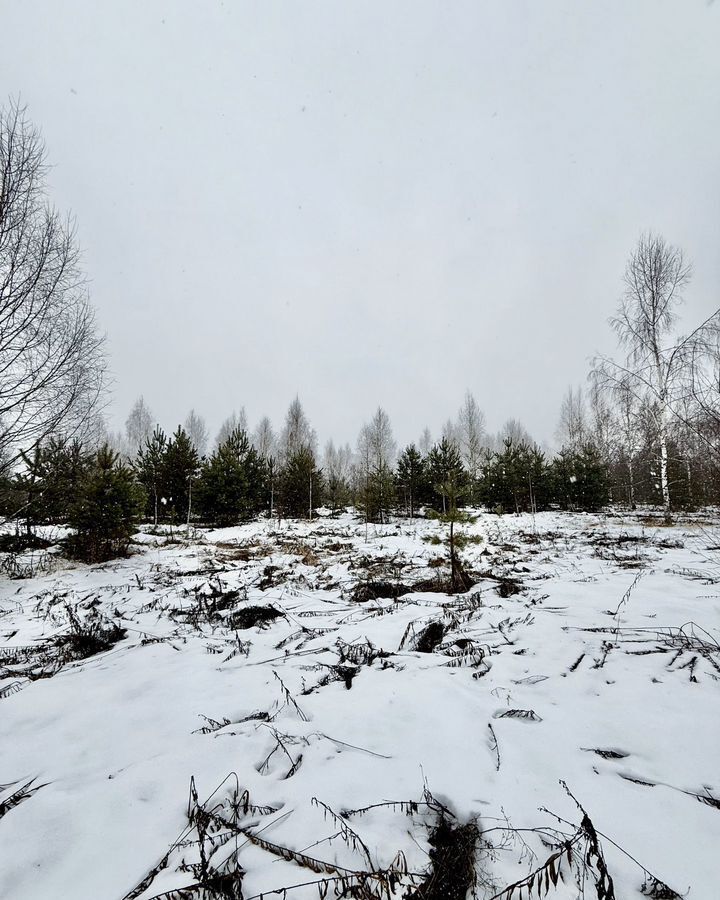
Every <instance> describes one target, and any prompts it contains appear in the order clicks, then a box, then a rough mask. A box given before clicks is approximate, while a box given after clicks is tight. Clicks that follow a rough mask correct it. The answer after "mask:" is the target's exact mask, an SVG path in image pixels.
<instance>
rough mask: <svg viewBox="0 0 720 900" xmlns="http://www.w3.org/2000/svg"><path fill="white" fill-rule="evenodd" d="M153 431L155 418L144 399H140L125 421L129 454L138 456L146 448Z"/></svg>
mask: <svg viewBox="0 0 720 900" xmlns="http://www.w3.org/2000/svg"><path fill="white" fill-rule="evenodd" d="M152 430H153V417H152V413H151V412H150V409H149V408H148V405H147V404H146V403H145V399H144V398H143V397H138V398H137V400H136V401H135V403H134V404H133V408H132V409H131V410H130V414H129V415H128V417H127V419H126V420H125V439H126V441H127V450H128V454H129V455H130V456H132V457H135V456H137V454H138V451H139V450H140V448H141V447H142V446H144V444H145V441H147V439H148V438H149V437H150V435H151V434H152Z"/></svg>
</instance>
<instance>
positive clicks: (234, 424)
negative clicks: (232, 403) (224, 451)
mask: <svg viewBox="0 0 720 900" xmlns="http://www.w3.org/2000/svg"><path fill="white" fill-rule="evenodd" d="M247 427H248V425H247V416H246V415H245V407H244V406H241V407H240V411H239V412H232V413H231V414H230V415H229V416H228V417H227V419H225V421H224V422H223V423H222V425H221V426H220V429H219V431H218V433H217V435H216V437H215V449H216V450H217V448H218V447H219V446H220V445H221V444H224V443H225V441H226V440H227V439H228V438H229V437H230V435H231V434H232V433H233V432H234V431H237V430H238V429H239V430H240V431H244V432H246V433H247Z"/></svg>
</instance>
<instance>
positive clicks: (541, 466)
mask: <svg viewBox="0 0 720 900" xmlns="http://www.w3.org/2000/svg"><path fill="white" fill-rule="evenodd" d="M548 487H549V479H548V472H547V464H546V461H545V454H544V453H543V452H542V451H541V450H540V449H539V448H538V447H537V446H535V445H531V444H529V443H527V442H526V441H524V440H521V441H515V440H514V439H513V438H512V437H506V438H505V439H504V441H503V449H502V450H501V451H500V452H499V453H494V454H492V456H491V457H490V458H489V460H488V462H487V465H486V467H485V472H484V477H483V482H482V499H483V501H484V503H485V504H486V505H487V506H490V507H492V508H494V509H497V510H498V511H500V512H509V511H511V510H512V511H514V512H516V513H519V512H523V511H527V512H535V511H536V510H538V509H543V508H544V507H545V506H546V505H547V501H548Z"/></svg>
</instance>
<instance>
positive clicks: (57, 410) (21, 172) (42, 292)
mask: <svg viewBox="0 0 720 900" xmlns="http://www.w3.org/2000/svg"><path fill="white" fill-rule="evenodd" d="M46 173H47V165H46V162H45V145H44V142H43V140H42V137H41V135H40V132H39V131H38V129H37V128H35V127H34V126H33V125H32V123H31V122H30V121H29V119H28V118H27V115H26V111H25V107H23V106H22V105H20V104H19V103H18V102H13V101H11V102H10V103H9V104H8V105H6V106H5V107H2V108H0V449H1V450H2V451H3V455H4V458H5V460H6V464H7V465H12V463H13V462H14V461H15V460H16V459H17V458H18V455H19V453H20V451H21V450H27V449H29V448H31V447H32V446H33V445H36V444H38V443H39V442H41V441H42V440H43V439H44V438H46V437H47V436H48V435H50V434H53V433H57V432H62V433H63V434H65V435H68V436H69V435H74V436H77V435H78V434H81V433H82V431H83V428H84V426H85V425H86V423H88V422H90V421H92V420H93V417H94V414H95V413H96V412H97V409H98V405H99V404H100V402H101V400H102V397H103V391H104V383H105V378H104V376H105V356H104V340H103V338H102V337H99V336H98V334H97V331H96V327H95V317H94V312H93V309H92V307H91V306H90V304H89V301H88V297H87V290H86V287H85V283H84V280H83V277H82V274H81V271H80V266H79V251H78V248H77V244H76V240H75V229H74V224H73V222H72V220H71V219H69V218H65V219H63V218H62V217H61V216H60V214H59V213H58V212H57V210H55V209H54V208H53V207H52V206H51V205H50V204H49V203H48V201H47V197H46V190H45V177H46Z"/></svg>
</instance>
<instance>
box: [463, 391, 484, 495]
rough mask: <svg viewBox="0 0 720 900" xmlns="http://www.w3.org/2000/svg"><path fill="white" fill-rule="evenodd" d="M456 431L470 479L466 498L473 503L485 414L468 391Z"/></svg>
mask: <svg viewBox="0 0 720 900" xmlns="http://www.w3.org/2000/svg"><path fill="white" fill-rule="evenodd" d="M456 433H457V437H458V443H459V446H460V453H461V455H462V460H463V463H464V465H465V469H466V470H467V473H468V476H469V479H470V485H469V491H468V498H469V500H470V504H471V505H474V504H475V489H476V485H477V480H478V478H479V475H480V467H481V464H482V452H483V446H484V441H485V416H484V414H483V412H482V410H481V409H480V407H479V406H478V403H477V400H476V399H475V397H473V395H472V394H471V393H470V391H468V392H467V393H466V394H465V400H464V402H463V405H462V406H461V407H460V412H459V414H458V424H457V429H456Z"/></svg>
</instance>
